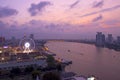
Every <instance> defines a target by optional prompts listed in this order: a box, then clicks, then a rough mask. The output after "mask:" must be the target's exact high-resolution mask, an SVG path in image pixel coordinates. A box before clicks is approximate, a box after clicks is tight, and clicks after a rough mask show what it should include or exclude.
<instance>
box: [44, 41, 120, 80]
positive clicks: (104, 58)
mask: <svg viewBox="0 0 120 80" xmlns="http://www.w3.org/2000/svg"><path fill="white" fill-rule="evenodd" d="M45 45H46V46H48V48H49V50H50V51H51V52H53V53H55V54H56V57H57V58H63V59H65V60H72V62H73V63H72V64H71V65H70V66H68V67H66V71H73V72H75V73H77V75H84V76H86V77H87V76H91V75H94V76H96V77H97V78H98V80H120V52H117V51H114V50H111V49H107V48H98V47H96V46H94V45H90V44H84V43H75V42H57V41H55V42H53V41H49V42H47V43H46V44H45Z"/></svg>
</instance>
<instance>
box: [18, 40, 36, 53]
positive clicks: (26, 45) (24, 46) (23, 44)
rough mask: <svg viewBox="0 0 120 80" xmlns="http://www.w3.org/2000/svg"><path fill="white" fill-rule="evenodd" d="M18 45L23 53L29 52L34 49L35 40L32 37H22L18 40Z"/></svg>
mask: <svg viewBox="0 0 120 80" xmlns="http://www.w3.org/2000/svg"><path fill="white" fill-rule="evenodd" d="M19 46H20V48H21V50H22V51H23V53H30V52H32V51H33V50H34V49H35V42H34V40H33V39H32V38H23V39H22V40H21V41H20V43H19Z"/></svg>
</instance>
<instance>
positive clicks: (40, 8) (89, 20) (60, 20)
mask: <svg viewBox="0 0 120 80" xmlns="http://www.w3.org/2000/svg"><path fill="white" fill-rule="evenodd" d="M119 3H120V1H119V0H115V1H113V0H86V1H85V0H69V1H63V0H57V1H55V0H45V1H44V0H17V1H16V0H11V1H10V0H1V1H0V28H1V29H0V35H2V36H5V37H11V36H15V37H17V38H21V37H22V36H23V35H24V34H31V33H32V34H35V35H36V37H37V38H45V39H46V38H48V39H50V38H65V39H68V38H70V39H72V38H73V39H79V38H95V35H96V32H103V33H104V34H106V35H107V34H113V36H115V37H116V36H119V30H120V16H119V13H120V4H119ZM8 34H9V35H8Z"/></svg>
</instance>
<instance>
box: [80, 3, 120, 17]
mask: <svg viewBox="0 0 120 80" xmlns="http://www.w3.org/2000/svg"><path fill="white" fill-rule="evenodd" d="M118 8H120V5H116V6H113V7H110V8H106V9H102V10H99V11H96V12H91V13H88V14H85V15H82V16H80V17H87V16H91V15H95V14H98V13H103V12H108V11H112V10H115V9H118Z"/></svg>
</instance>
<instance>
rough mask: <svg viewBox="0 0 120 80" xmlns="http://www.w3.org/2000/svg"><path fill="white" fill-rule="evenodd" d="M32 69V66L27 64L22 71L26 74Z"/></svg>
mask: <svg viewBox="0 0 120 80" xmlns="http://www.w3.org/2000/svg"><path fill="white" fill-rule="evenodd" d="M33 70H34V68H33V67H32V66H29V67H26V68H25V69H24V72H25V73H27V74H28V73H31V72H32V71H33Z"/></svg>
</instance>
